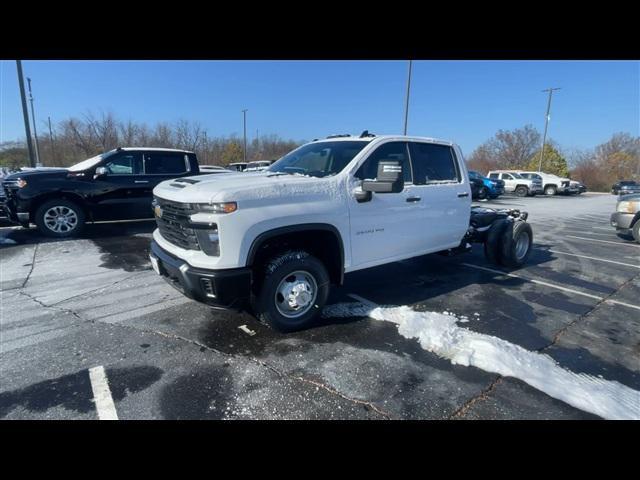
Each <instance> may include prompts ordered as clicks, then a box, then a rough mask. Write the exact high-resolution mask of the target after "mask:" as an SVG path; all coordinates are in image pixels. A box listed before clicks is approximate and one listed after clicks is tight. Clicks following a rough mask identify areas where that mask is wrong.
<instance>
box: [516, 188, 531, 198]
mask: <svg viewBox="0 0 640 480" xmlns="http://www.w3.org/2000/svg"><path fill="white" fill-rule="evenodd" d="M515 194H516V196H517V197H526V196H527V195H529V189H528V188H527V187H525V186H524V185H518V186H517V187H516V189H515Z"/></svg>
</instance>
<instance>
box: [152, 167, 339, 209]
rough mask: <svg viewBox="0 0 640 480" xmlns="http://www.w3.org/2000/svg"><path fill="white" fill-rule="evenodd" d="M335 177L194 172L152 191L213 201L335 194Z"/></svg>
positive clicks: (187, 199)
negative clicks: (200, 173)
mask: <svg viewBox="0 0 640 480" xmlns="http://www.w3.org/2000/svg"><path fill="white" fill-rule="evenodd" d="M337 186H338V179H337V178H336V177H329V178H317V177H307V176H302V175H288V174H285V175H278V174H274V173H273V172H255V173H244V172H238V173H230V174H226V173H225V174H213V175H197V176H193V177H183V178H178V179H175V180H167V181H164V182H162V183H160V184H158V186H156V187H155V188H154V189H153V194H154V195H156V196H158V197H160V198H164V199H166V200H172V201H174V202H182V203H214V202H239V201H249V200H262V199H265V198H278V197H281V198H289V197H291V196H300V195H305V196H309V195H312V196H316V195H323V196H329V197H335V196H337V195H338V189H337Z"/></svg>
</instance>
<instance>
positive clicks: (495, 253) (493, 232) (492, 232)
mask: <svg viewBox="0 0 640 480" xmlns="http://www.w3.org/2000/svg"><path fill="white" fill-rule="evenodd" d="M508 223H509V220H507V219H506V218H501V219H499V220H496V221H495V222H493V225H491V228H490V229H489V231H488V232H487V238H486V239H485V241H484V256H485V258H486V259H487V261H489V262H490V263H493V264H494V265H501V264H500V261H499V258H500V239H501V238H502V234H503V233H504V230H505V229H506V228H507V224H508Z"/></svg>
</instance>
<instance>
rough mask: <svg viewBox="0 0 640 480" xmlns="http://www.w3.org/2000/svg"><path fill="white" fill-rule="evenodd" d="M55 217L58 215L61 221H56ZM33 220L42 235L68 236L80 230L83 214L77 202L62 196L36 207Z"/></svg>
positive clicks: (77, 233)
mask: <svg viewBox="0 0 640 480" xmlns="http://www.w3.org/2000/svg"><path fill="white" fill-rule="evenodd" d="M56 217H60V218H61V221H56ZM63 219H64V220H63ZM35 222H36V225H37V226H38V230H40V233H42V234H43V235H46V236H48V237H54V238H69V237H75V236H77V235H79V234H80V232H82V230H83V229H84V224H85V214H84V210H83V209H82V207H80V206H79V205H78V204H77V203H74V202H72V201H69V200H64V199H62V198H60V199H53V200H49V201H46V202H44V203H43V204H42V205H40V207H38V210H36V218H35Z"/></svg>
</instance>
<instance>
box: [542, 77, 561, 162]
mask: <svg viewBox="0 0 640 480" xmlns="http://www.w3.org/2000/svg"><path fill="white" fill-rule="evenodd" d="M554 90H561V88H546V89H545V90H542V91H543V92H549V101H548V102H547V116H546V117H545V122H544V135H543V136H542V150H540V161H539V162H538V171H539V172H541V171H542V159H543V158H544V145H545V143H546V141H547V128H548V127H549V112H550V111H551V96H552V95H553V91H554Z"/></svg>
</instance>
